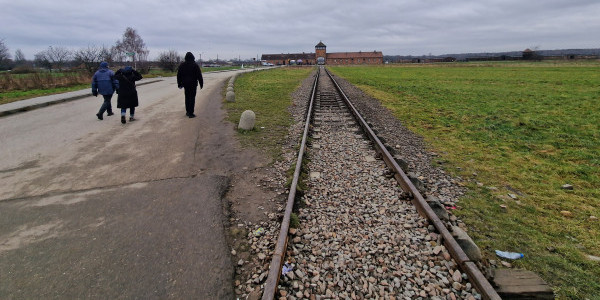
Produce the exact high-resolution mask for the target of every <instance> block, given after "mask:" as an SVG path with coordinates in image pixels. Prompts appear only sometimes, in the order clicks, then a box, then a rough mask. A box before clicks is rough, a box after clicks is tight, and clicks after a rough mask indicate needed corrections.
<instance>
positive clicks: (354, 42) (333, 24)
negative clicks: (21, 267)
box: [0, 0, 600, 58]
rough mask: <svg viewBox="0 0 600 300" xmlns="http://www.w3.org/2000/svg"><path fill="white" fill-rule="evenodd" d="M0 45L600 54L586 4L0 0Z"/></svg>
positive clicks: (582, 0) (595, 5)
mask: <svg viewBox="0 0 600 300" xmlns="http://www.w3.org/2000/svg"><path fill="white" fill-rule="evenodd" d="M0 5H1V6H2V7H3V9H2V11H0V22H1V26H0V38H4V39H5V42H6V44H7V46H8V47H9V48H10V49H11V52H13V51H14V50H16V49H19V48H20V49H22V50H23V51H24V52H25V54H26V56H27V57H28V58H32V56H33V53H35V52H37V51H40V50H43V49H45V48H47V47H48V46H50V45H61V46H67V47H71V48H79V47H85V46H87V45H88V44H94V45H106V46H111V45H113V44H114V42H115V41H116V40H117V39H120V38H121V36H122V34H123V32H124V30H125V28H126V27H128V26H130V27H133V28H135V29H136V30H137V31H138V33H139V34H140V35H141V37H142V38H143V39H144V41H145V42H146V45H147V46H148V48H149V49H150V51H151V54H150V55H151V57H152V56H153V55H157V54H158V52H160V51H164V50H167V49H173V50H177V51H179V52H185V51H191V50H193V51H194V52H195V53H198V52H201V53H205V54H204V55H205V56H207V57H213V58H215V57H216V55H219V57H220V58H221V57H222V58H237V57H241V58H250V57H255V56H256V55H260V54H262V53H287V52H303V51H306V52H311V51H314V45H315V44H316V43H318V42H319V41H320V40H322V41H323V42H324V43H325V44H327V46H328V50H329V51H334V52H337V51H372V50H379V51H383V52H384V54H402V55H421V54H427V53H433V54H445V53H459V52H481V51H487V52H493V51H507V50H522V49H524V48H527V47H531V46H535V45H539V46H540V47H541V48H543V49H557V48H591V47H599V45H598V42H597V38H596V37H595V35H596V33H597V32H598V31H599V30H600V18H598V17H597V16H598V15H599V14H600V2H598V1H593V0H571V1H564V0H545V1H542V0H532V1H525V2H523V1H521V0H480V1H474V0H460V1H457V0H455V1H447V0H421V1H414V0H413V1H407V0H397V1H394V0H385V1H376V2H365V1H359V0H350V1H341V0H305V1H291V0H254V1H247V0H230V1H222V0H207V1H202V2H198V1H186V0H175V1H162V0H161V1H158V0H152V1H139V0H132V1H129V2H123V1H121V2H114V1H113V2H106V1H73V0H56V1H52V2H50V1H31V0H21V1H12V0H0Z"/></svg>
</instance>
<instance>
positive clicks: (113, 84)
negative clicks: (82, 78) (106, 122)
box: [92, 61, 119, 120]
mask: <svg viewBox="0 0 600 300" xmlns="http://www.w3.org/2000/svg"><path fill="white" fill-rule="evenodd" d="M118 88H119V81H118V80H116V79H115V73H114V72H113V71H112V70H110V69H109V68H108V63H107V62H105V61H103V62H101V63H100V68H99V69H98V71H96V73H95V74H94V76H93V77H92V95H94V96H95V97H98V94H100V95H102V97H104V102H103V103H102V106H100V111H99V112H98V113H97V114H96V117H98V119H100V120H102V115H104V112H105V111H106V112H107V115H109V116H112V115H113V111H112V105H111V103H110V100H111V99H112V95H113V93H114V92H115V90H117V89H118Z"/></svg>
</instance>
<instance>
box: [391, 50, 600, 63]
mask: <svg viewBox="0 0 600 300" xmlns="http://www.w3.org/2000/svg"><path fill="white" fill-rule="evenodd" d="M558 57H564V58H566V59H577V58H585V57H600V49H599V48H593V49H559V50H537V49H533V50H530V49H526V50H525V51H507V52H479V53H458V54H443V55H431V54H430V55H421V56H416V55H385V56H384V57H383V59H384V60H385V61H389V62H398V61H403V62H404V61H423V60H436V59H437V60H440V59H445V58H453V59H454V60H456V61H467V60H473V59H486V58H507V59H509V58H515V59H516V58H519V59H529V58H533V59H540V58H541V59H543V58H558Z"/></svg>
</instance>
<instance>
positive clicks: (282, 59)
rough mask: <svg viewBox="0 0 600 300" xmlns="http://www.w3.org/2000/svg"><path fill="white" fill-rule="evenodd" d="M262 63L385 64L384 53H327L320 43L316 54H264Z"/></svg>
mask: <svg viewBox="0 0 600 300" xmlns="http://www.w3.org/2000/svg"><path fill="white" fill-rule="evenodd" d="M261 61H263V62H267V63H272V64H274V65H289V64H290V62H295V63H296V64H300V65H314V64H317V63H318V64H324V65H378V64H383V53H382V52H381V51H373V52H362V51H359V52H334V53H327V46H325V44H323V42H319V43H318V44H317V45H316V46H315V53H291V54H290V53H288V54H263V55H262V56H261Z"/></svg>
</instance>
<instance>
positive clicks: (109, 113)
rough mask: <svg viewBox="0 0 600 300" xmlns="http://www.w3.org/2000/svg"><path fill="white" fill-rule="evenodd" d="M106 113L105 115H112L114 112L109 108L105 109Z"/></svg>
mask: <svg viewBox="0 0 600 300" xmlns="http://www.w3.org/2000/svg"><path fill="white" fill-rule="evenodd" d="M106 115H107V116H112V115H114V114H113V112H112V110H109V111H107V112H106Z"/></svg>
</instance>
